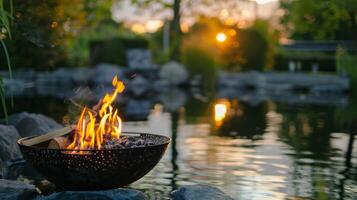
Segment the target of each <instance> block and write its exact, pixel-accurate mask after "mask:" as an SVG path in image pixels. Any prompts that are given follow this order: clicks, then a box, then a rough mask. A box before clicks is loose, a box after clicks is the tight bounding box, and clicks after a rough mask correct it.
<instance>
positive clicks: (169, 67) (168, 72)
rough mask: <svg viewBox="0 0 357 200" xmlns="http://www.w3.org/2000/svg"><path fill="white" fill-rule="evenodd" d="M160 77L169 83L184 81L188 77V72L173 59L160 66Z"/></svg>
mask: <svg viewBox="0 0 357 200" xmlns="http://www.w3.org/2000/svg"><path fill="white" fill-rule="evenodd" d="M159 75H160V78H162V79H165V80H168V81H169V83H170V84H171V85H178V84H182V83H184V82H185V81H186V80H187V78H188V72H187V70H186V69H185V67H184V66H183V65H182V64H180V63H178V62H175V61H171V62H168V63H166V64H165V65H163V66H162V68H161V70H160V73H159Z"/></svg>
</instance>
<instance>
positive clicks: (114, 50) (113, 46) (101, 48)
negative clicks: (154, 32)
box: [90, 37, 148, 66]
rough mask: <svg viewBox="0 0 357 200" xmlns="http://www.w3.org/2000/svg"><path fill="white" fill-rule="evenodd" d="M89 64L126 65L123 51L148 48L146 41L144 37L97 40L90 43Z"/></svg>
mask: <svg viewBox="0 0 357 200" xmlns="http://www.w3.org/2000/svg"><path fill="white" fill-rule="evenodd" d="M90 46H91V48H90V49H91V53H90V57H91V64H97V63H103V62H106V63H113V64H117V65H122V66H123V65H127V63H126V58H125V52H126V50H127V49H129V48H143V49H146V48H148V42H147V40H146V39H144V38H119V37H116V38H112V39H109V40H98V41H93V42H92V43H91V45H90Z"/></svg>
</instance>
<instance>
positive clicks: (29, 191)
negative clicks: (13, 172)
mask: <svg viewBox="0 0 357 200" xmlns="http://www.w3.org/2000/svg"><path fill="white" fill-rule="evenodd" d="M37 195H38V191H37V190H36V187H35V186H34V185H30V184H27V183H24V182H21V181H13V180H5V179H0V199H2V200H27V199H33V198H35V197H36V196H37Z"/></svg>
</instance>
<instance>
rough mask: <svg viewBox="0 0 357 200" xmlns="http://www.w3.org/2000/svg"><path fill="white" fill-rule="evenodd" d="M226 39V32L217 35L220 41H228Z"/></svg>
mask: <svg viewBox="0 0 357 200" xmlns="http://www.w3.org/2000/svg"><path fill="white" fill-rule="evenodd" d="M226 39H227V36H226V34H224V33H218V34H217V36H216V40H217V41H218V42H224V41H226Z"/></svg>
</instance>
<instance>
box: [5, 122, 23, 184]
mask: <svg viewBox="0 0 357 200" xmlns="http://www.w3.org/2000/svg"><path fill="white" fill-rule="evenodd" d="M19 138H20V135H19V133H18V132H17V130H16V128H15V127H13V126H5V125H0V177H3V178H4V177H6V178H16V177H17V175H18V170H13V169H15V167H13V168H11V167H10V165H12V164H13V163H15V162H18V161H20V160H23V158H22V154H21V151H20V148H19V146H18V145H17V140H18V139H19Z"/></svg>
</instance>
